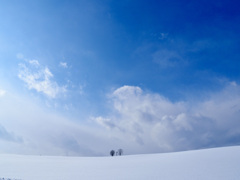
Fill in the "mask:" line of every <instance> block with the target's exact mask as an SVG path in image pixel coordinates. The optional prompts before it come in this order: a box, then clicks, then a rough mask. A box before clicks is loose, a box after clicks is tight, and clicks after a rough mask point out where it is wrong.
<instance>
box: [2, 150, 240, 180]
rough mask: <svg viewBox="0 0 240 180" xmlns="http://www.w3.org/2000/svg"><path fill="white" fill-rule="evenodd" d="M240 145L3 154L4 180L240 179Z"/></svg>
mask: <svg viewBox="0 0 240 180" xmlns="http://www.w3.org/2000/svg"><path fill="white" fill-rule="evenodd" d="M239 178H240V146H235V147H224V148H214V149H204V150H195V151H185V152H176V153H163V154H147V155H131V156H121V157H120V156H116V157H110V156H109V157H54V156H51V157H50V156H24V155H6V154H1V155H0V180H3V179H4V180H6V179H8V180H20V179H21V180H70V179H87V180H89V179H90V180H91V179H92V180H96V179H100V180H107V179H109V180H113V179H119V180H120V179H124V180H126V179H131V180H132V179H137V180H140V179H143V180H145V179H149V180H150V179H151V180H154V179H162V180H175V179H176V180H239Z"/></svg>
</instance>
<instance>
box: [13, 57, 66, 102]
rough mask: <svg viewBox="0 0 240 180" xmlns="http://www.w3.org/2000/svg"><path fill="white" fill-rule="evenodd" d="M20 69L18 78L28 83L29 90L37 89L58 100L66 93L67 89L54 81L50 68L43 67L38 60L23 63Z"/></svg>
mask: <svg viewBox="0 0 240 180" xmlns="http://www.w3.org/2000/svg"><path fill="white" fill-rule="evenodd" d="M19 67H20V70H19V73H18V77H19V78H20V79H21V80H23V81H24V82H25V83H26V85H27V87H28V88H29V89H35V90H36V91H37V92H42V93H43V94H45V95H46V96H48V97H50V98H56V97H57V96H58V95H59V94H62V93H65V92H66V87H64V86H59V85H58V84H57V82H55V81H53V80H52V79H53V74H52V73H51V71H50V70H49V69H48V67H42V66H41V65H40V63H39V62H38V61H37V60H30V61H27V62H26V63H25V64H22V63H21V64H19Z"/></svg>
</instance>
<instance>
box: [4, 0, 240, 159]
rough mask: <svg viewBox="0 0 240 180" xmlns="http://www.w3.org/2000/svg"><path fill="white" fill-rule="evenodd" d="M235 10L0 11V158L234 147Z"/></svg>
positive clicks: (154, 6) (91, 7)
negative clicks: (7, 156) (1, 154)
mask: <svg viewBox="0 0 240 180" xmlns="http://www.w3.org/2000/svg"><path fill="white" fill-rule="evenodd" d="M239 5H240V3H239V2H238V1H235V0H231V1H229V0H220V1H205V0H201V1H200V0H197V1H189V0H181V1H177V0H168V1H167V0H158V1H157V0H148V1H144V0H122V1H114V0H103V1H96V0H88V1H87V0H78V1H75V0H72V1H69V0H68V1H65V0H60V1H59V0H58V1H55V0H50V1H49V0H35V1H29V0H22V1H18V0H10V1H5V0H0V147H1V148H0V149H1V150H0V152H7V153H11V152H13V153H25V154H54V155H59V154H60V155H61V154H64V155H108V153H109V151H110V150H111V149H112V148H113V149H114V148H115V149H116V148H119V147H121V148H123V149H124V150H125V151H126V153H127V154H134V153H152V152H166V151H179V150H187V149H198V148H205V147H215V146H225V145H237V144H240V118H239V117H240V85H239V84H240V48H239V47H240V46H239V44H240V34H239V32H240V12H239V8H238V7H239Z"/></svg>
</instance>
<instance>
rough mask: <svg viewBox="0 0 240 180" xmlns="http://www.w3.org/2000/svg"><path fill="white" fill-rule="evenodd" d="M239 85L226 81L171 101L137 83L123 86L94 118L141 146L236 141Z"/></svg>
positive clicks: (239, 137)
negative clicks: (201, 94) (198, 96)
mask: <svg viewBox="0 0 240 180" xmlns="http://www.w3.org/2000/svg"><path fill="white" fill-rule="evenodd" d="M239 92H240V87H239V85H237V84H236V83H229V84H228V85H227V86H226V88H225V89H223V90H222V91H220V92H218V93H215V94H212V95H209V99H207V100H204V101H201V100H199V101H197V102H188V101H184V102H171V101H170V100H168V99H167V98H165V97H163V96H161V95H160V94H156V93H149V92H145V91H143V90H142V89H141V88H140V87H135V86H123V87H120V88H118V89H116V90H115V91H114V92H113V93H112V96H110V99H111V102H112V104H113V110H112V111H111V112H113V113H111V114H109V115H108V117H97V118H95V122H96V123H98V124H99V125H101V126H103V127H105V128H107V129H108V131H110V132H111V133H112V134H114V133H116V132H118V133H119V134H118V137H119V138H120V139H121V138H122V139H125V141H128V142H131V143H132V144H134V143H135V144H136V146H137V144H138V145H140V147H141V148H142V149H141V150H140V151H141V152H144V151H145V152H164V151H178V150H187V149H198V148H205V147H215V146H224V145H234V144H239V143H240V121H239V117H240V94H239Z"/></svg>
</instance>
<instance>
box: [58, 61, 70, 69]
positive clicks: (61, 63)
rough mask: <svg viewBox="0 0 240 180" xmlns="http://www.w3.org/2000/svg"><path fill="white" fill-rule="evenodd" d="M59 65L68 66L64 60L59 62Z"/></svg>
mask: <svg viewBox="0 0 240 180" xmlns="http://www.w3.org/2000/svg"><path fill="white" fill-rule="evenodd" d="M59 66H60V67H63V68H68V64H67V63H66V62H60V63H59Z"/></svg>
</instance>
